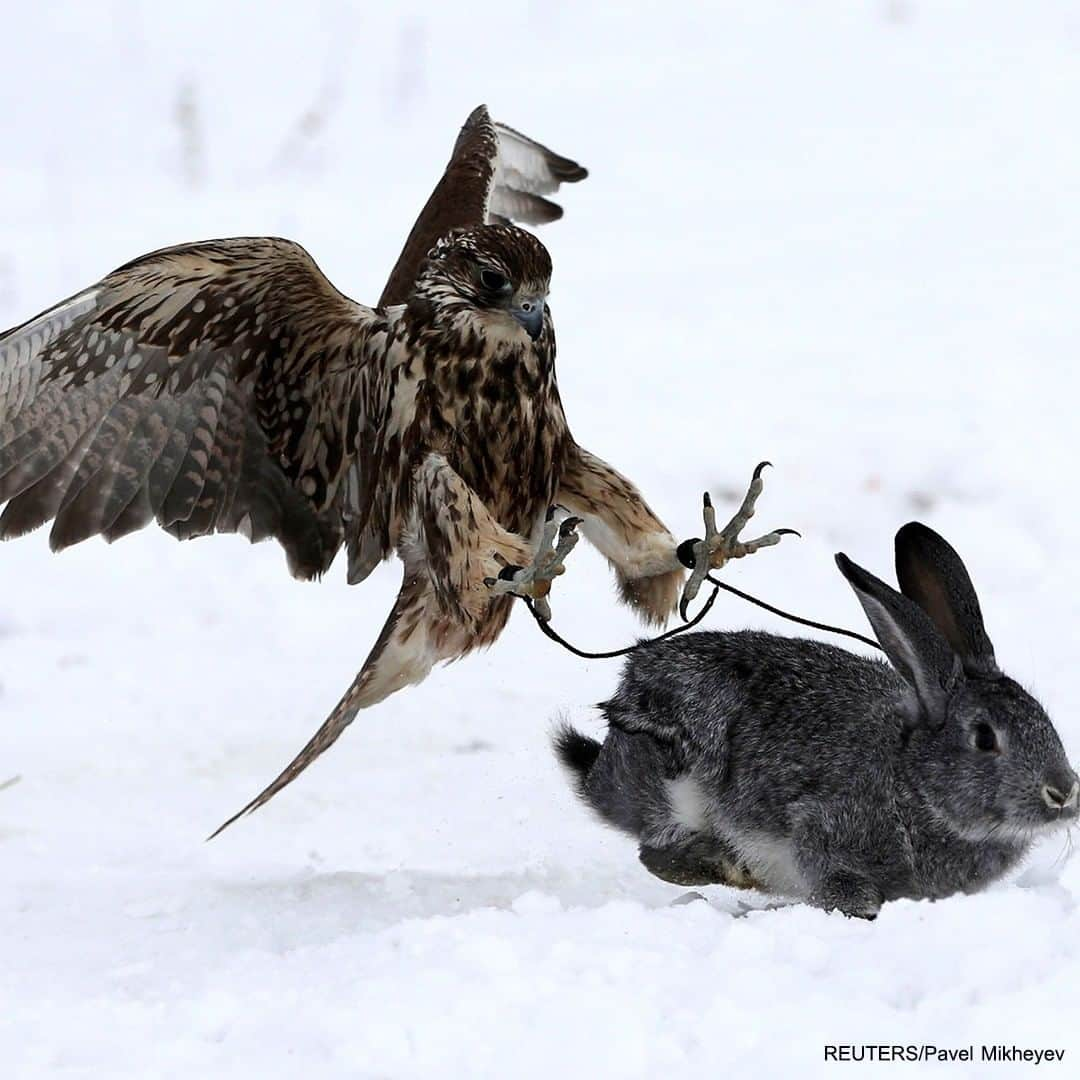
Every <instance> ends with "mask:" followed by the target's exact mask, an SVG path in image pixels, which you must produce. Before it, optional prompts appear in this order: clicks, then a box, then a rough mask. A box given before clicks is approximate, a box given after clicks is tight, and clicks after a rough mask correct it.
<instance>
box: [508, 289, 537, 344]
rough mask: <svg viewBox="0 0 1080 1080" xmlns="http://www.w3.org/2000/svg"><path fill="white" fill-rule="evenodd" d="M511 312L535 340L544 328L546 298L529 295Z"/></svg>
mask: <svg viewBox="0 0 1080 1080" xmlns="http://www.w3.org/2000/svg"><path fill="white" fill-rule="evenodd" d="M510 314H511V315H513V317H514V318H515V319H516V320H517V321H518V322H519V323H521V325H522V326H523V327H524V328H525V333H526V334H528V335H529V337H531V338H532V339H533V341H535V340H536V339H537V338H538V337H539V336H540V332H541V331H542V330H543V329H544V298H543V297H542V296H527V297H525V299H524V300H522V301H521V303H520V304H515V305H514V306H513V307H512V308H511V309H510Z"/></svg>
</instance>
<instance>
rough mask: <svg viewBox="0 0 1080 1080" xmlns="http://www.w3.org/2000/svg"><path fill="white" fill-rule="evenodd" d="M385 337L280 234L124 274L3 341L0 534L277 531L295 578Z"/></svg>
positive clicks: (318, 536)
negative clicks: (153, 526) (151, 526)
mask: <svg viewBox="0 0 1080 1080" xmlns="http://www.w3.org/2000/svg"><path fill="white" fill-rule="evenodd" d="M386 340H387V333H386V323H385V320H383V319H382V318H380V317H379V316H377V315H376V314H375V313H374V312H373V311H372V310H371V309H369V308H364V307H361V306H360V305H358V304H355V303H353V302H352V301H351V300H349V299H347V298H346V297H344V296H342V295H341V294H340V293H339V292H337V290H335V289H334V288H333V286H332V285H331V284H330V283H329V282H328V281H327V280H326V278H325V277H324V276H323V275H322V273H321V272H320V271H319V269H318V267H317V266H316V265H315V263H314V261H313V260H312V259H311V257H310V256H309V255H308V254H307V252H305V251H304V250H303V248H301V247H299V246H298V245H296V244H294V243H291V242H290V241H287V240H280V239H275V238H241V239H232V240H214V241H208V242H206V243H201V244H190V245H184V246H181V247H175V248H169V249H166V250H163V251H158V252H154V253H153V254H150V255H146V256H143V257H142V258H140V259H137V260H135V261H134V262H131V263H128V264H127V265H126V266H123V267H121V268H120V269H119V270H116V271H115V272H113V273H111V274H109V275H108V276H107V277H105V278H104V279H102V280H101V281H100V282H99V283H98V284H97V285H94V286H92V287H91V288H89V289H86V290H85V291H83V292H81V293H79V294H77V295H76V296H73V297H71V298H70V299H68V300H66V301H64V302H62V303H60V304H58V305H56V306H55V307H54V308H52V309H50V310H49V311H46V312H45V313H43V314H42V315H39V316H38V317H37V318H35V319H32V320H31V321H30V322H28V323H26V324H24V325H23V326H20V327H17V328H16V329H14V330H10V331H8V332H7V333H6V334H3V335H0V504H3V503H5V502H6V503H7V507H6V509H5V510H4V513H3V515H2V516H0V538H4V539H6V538H9V537H12V536H17V535H20V534H22V533H25V532H27V531H29V530H30V529H34V528H36V527H38V526H40V525H42V524H44V523H45V522H47V521H49V520H52V521H53V527H52V533H51V536H50V543H51V545H52V546H53V548H54V549H60V548H64V547H67V546H68V545H70V544H75V543H78V542H79V541H81V540H84V539H86V538H87V537H90V536H94V535H102V536H104V537H105V538H106V539H107V540H110V541H111V540H115V539H117V538H118V537H120V536H123V535H125V534H126V533H129V532H131V531H133V530H135V529H138V528H141V527H142V526H144V525H146V524H148V523H149V522H150V521H152V520H155V519H156V520H157V522H158V524H160V525H161V526H162V527H163V528H164V529H166V530H168V531H169V532H170V533H172V534H173V535H175V536H177V537H179V538H181V539H186V538H188V537H194V536H203V535H206V534H208V533H213V532H240V533H243V534H244V535H246V536H248V537H249V539H251V540H253V541H254V540H260V539H263V538H265V537H269V536H273V537H275V538H276V539H277V540H278V541H279V542H280V543H281V544H282V546H283V547H284V548H285V550H286V552H287V554H288V558H289V566H290V569H291V570H292V572H293V573H294V574H295V575H297V576H298V577H311V576H315V575H317V574H320V573H322V572H323V571H325V570H326V568H327V567H328V566H329V564H330V562H331V560H332V559H333V557H334V554H335V552H336V551H337V549H338V547H339V546H340V544H341V540H342V520H341V517H342V515H341V510H340V507H339V502H340V498H339V488H340V487H341V482H342V478H343V476H344V474H345V472H346V471H347V469H348V466H349V463H350V461H351V460H352V459H353V458H354V457H355V456H356V454H357V453H358V452H362V451H363V449H364V447H363V445H362V440H361V438H360V435H359V431H360V429H361V428H362V427H364V425H363V424H362V423H361V419H362V417H363V416H364V415H365V414H367V413H373V414H378V412H379V411H380V409H381V407H382V404H383V398H384V396H385V384H386V377H385V370H384V369H385V356H386Z"/></svg>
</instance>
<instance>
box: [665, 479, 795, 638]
mask: <svg viewBox="0 0 1080 1080" xmlns="http://www.w3.org/2000/svg"><path fill="white" fill-rule="evenodd" d="M768 464H770V463H769V462H768V461H763V462H761V464H760V465H758V467H757V468H756V469H755V470H754V476H753V478H752V479H751V481H750V487H749V489H748V490H747V492H746V497H745V498H744V499H743V501H742V505H741V506H740V507H739V509H738V510H737V511H736V513H735V516H734V517H733V518H732V519H731V520H730V521H729V522H728V523H727V524H726V525H725V526H724V527H723V528H722V529H717V527H716V508H715V507H714V506H713V504H712V499H711V498H710V497H709V493H708V492H707V491H706V492H705V496H704V500H703V503H704V505H703V509H702V517H703V518H704V521H705V536H704V538H703V539H697V538H695V539H692V540H684V541H683V542H682V543H681V544H680V545H679V549H678V556H679V561H680V562H681V563H682V564H683V566H685V567H687V568H688V569H689V570H690V577H689V578H688V579H687V582H686V586H685V588H684V589H683V594H682V599H681V601H680V602H679V614H680V615H682V617H683V620H684V621H685V619H686V611H687V608H688V607H689V605H690V602H691V601H692V600H693V599H694V597H695V596H697V594H698V590H699V589H700V588H701V583H702V582H703V581H704V580H705V576H706V574H708V572H709V571H710V570H719V569H720V568H721V567H722V566H723V565H724V564H725V563H726V562H728V560H729V559H741V558H743V557H744V556H746V555H753V553H754V552H755V551H758V550H760V549H761V548H763V547H772V546H773V544H779V543H780V540H781V538H782V537H784V536H798V535H799V533H797V532H796V531H795V530H794V529H774V530H773V531H772V532H770V533H766V534H765V535H764V536H759V537H758V538H757V539H756V540H740V539H739V533H741V532H742V530H743V529H744V528H745V526H746V523H747V522H748V521H749V520H750V519H751V518H752V517H753V516H754V507H755V506H756V505H757V501H758V496H759V495H760V494H761V491H762V488H763V487H764V486H765V485H764V483H763V481H762V479H761V474H762V473H763V472H764V471H765V466H766V465H768Z"/></svg>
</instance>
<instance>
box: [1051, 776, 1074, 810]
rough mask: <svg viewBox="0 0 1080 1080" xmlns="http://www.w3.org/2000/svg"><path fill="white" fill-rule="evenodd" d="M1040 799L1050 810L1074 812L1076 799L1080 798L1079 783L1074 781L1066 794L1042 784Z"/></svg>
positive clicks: (1056, 788)
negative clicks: (1041, 798)
mask: <svg viewBox="0 0 1080 1080" xmlns="http://www.w3.org/2000/svg"><path fill="white" fill-rule="evenodd" d="M1062 786H1064V785H1062ZM1042 797H1043V802H1044V803H1046V805H1047V806H1049V807H1050V809H1051V810H1076V808H1077V799H1078V798H1080V783H1078V782H1077V781H1076V780H1074V781H1073V782H1072V787H1071V788H1069V790H1068V792H1063V791H1062V790H1061V788H1058V787H1055V786H1054V785H1053V784H1043V788H1042Z"/></svg>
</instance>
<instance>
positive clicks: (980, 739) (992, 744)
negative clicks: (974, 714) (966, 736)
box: [975, 724, 998, 753]
mask: <svg viewBox="0 0 1080 1080" xmlns="http://www.w3.org/2000/svg"><path fill="white" fill-rule="evenodd" d="M975 749H976V750H985V751H986V752H987V753H993V752H994V751H996V750H997V749H998V741H997V735H995V734H994V729H993V728H992V727H991V726H990V725H989V724H976V725H975Z"/></svg>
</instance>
